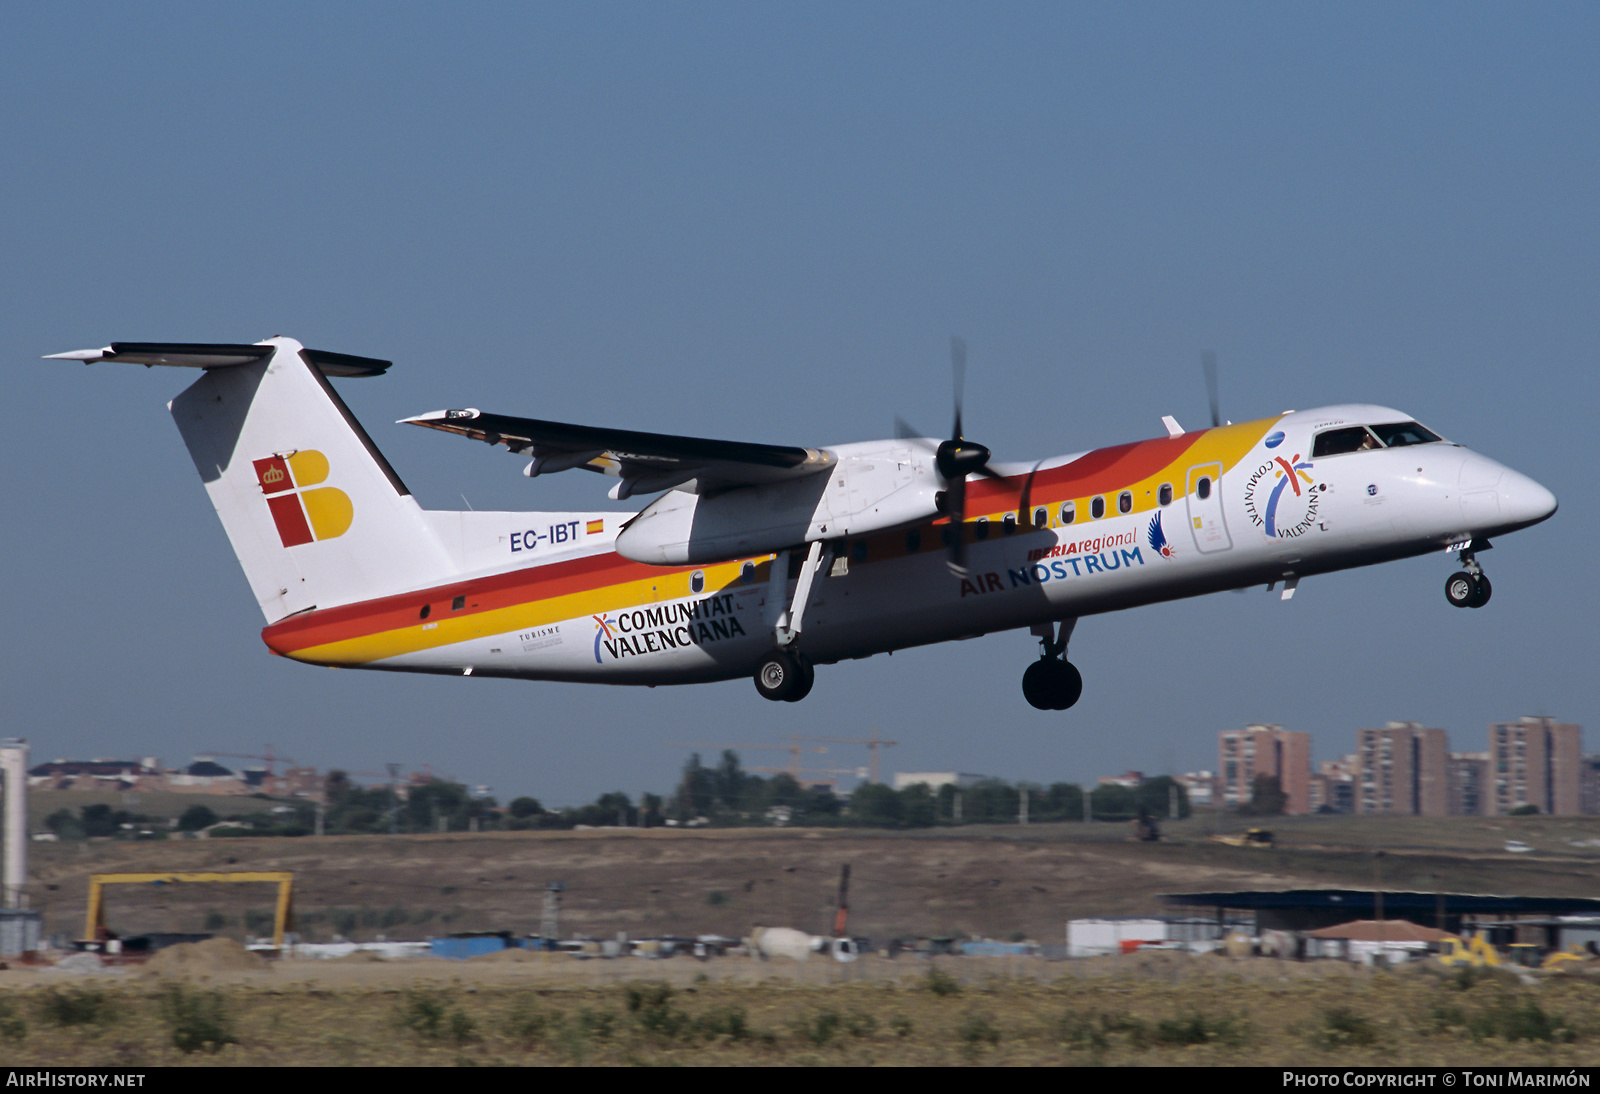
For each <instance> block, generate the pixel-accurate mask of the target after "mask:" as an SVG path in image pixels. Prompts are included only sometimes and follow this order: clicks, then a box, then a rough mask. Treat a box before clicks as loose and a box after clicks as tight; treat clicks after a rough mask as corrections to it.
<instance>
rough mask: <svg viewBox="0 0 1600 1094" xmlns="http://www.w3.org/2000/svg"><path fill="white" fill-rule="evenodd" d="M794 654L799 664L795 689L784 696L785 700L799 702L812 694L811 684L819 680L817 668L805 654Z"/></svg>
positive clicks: (796, 662)
mask: <svg viewBox="0 0 1600 1094" xmlns="http://www.w3.org/2000/svg"><path fill="white" fill-rule="evenodd" d="M793 656H794V661H795V664H796V665H798V666H799V673H798V675H797V677H796V679H795V685H794V690H793V691H791V692H790V693H789V694H788V695H786V696H784V701H785V702H789V703H798V702H799V701H800V700H802V699H804V698H805V697H806V696H807V695H810V694H811V685H812V684H815V683H816V682H817V670H816V669H815V668H813V667H812V665H811V662H810V661H808V660H806V655H805V654H803V653H797V654H794V655H793Z"/></svg>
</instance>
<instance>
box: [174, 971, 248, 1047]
mask: <svg viewBox="0 0 1600 1094" xmlns="http://www.w3.org/2000/svg"><path fill="white" fill-rule="evenodd" d="M160 1011H161V1020H162V1021H163V1022H165V1023H166V1024H167V1026H168V1028H170V1029H171V1030H172V1043H173V1045H174V1046H175V1047H176V1048H177V1049H178V1051H179V1052H182V1053H185V1054H188V1053H192V1052H199V1051H200V1050H201V1049H204V1050H205V1051H207V1052H220V1051H222V1048H223V1046H224V1045H233V1044H238V1042H239V1038H238V1037H236V1036H234V1033H233V1025H232V1023H231V1022H229V1020H228V1015H227V1013H226V1011H225V1010H224V1009H223V1005H222V996H221V995H220V994H218V993H217V992H208V993H200V992H187V991H185V990H184V989H183V988H181V987H178V986H176V985H174V986H172V987H170V988H168V989H167V990H166V991H165V992H163V993H162V995H161V1006H160Z"/></svg>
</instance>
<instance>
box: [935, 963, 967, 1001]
mask: <svg viewBox="0 0 1600 1094" xmlns="http://www.w3.org/2000/svg"><path fill="white" fill-rule="evenodd" d="M927 987H928V990H929V991H931V992H933V994H935V995H938V996H941V997H943V996H948V995H960V994H961V981H959V980H957V979H956V978H955V977H953V976H951V975H950V974H949V973H947V972H944V971H942V970H940V969H937V968H934V969H929V970H928V981H927Z"/></svg>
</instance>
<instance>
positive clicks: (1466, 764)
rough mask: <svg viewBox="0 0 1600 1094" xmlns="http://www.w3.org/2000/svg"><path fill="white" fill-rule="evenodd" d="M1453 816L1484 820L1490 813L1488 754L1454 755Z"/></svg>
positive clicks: (1459, 753) (1451, 808)
mask: <svg viewBox="0 0 1600 1094" xmlns="http://www.w3.org/2000/svg"><path fill="white" fill-rule="evenodd" d="M1449 768H1450V815H1451V816H1453V817H1481V816H1485V815H1486V814H1487V813H1488V812H1489V806H1490V802H1491V797H1492V795H1491V783H1490V782H1489V754H1488V753H1487V752H1452V753H1450V765H1449Z"/></svg>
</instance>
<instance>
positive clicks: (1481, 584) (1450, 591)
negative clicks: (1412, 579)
mask: <svg viewBox="0 0 1600 1094" xmlns="http://www.w3.org/2000/svg"><path fill="white" fill-rule="evenodd" d="M1488 546H1489V545H1488V544H1487V543H1482V544H1478V543H1474V544H1472V546H1471V547H1468V548H1466V549H1465V550H1463V551H1462V552H1461V554H1460V555H1459V556H1458V557H1459V558H1460V560H1461V565H1462V566H1463V569H1461V570H1460V571H1458V572H1456V573H1453V574H1451V575H1450V577H1449V580H1447V581H1446V582H1445V583H1444V596H1445V599H1446V600H1448V601H1450V603H1452V604H1454V605H1455V606H1456V607H1458V608H1481V607H1483V606H1484V605H1485V604H1487V603H1489V597H1490V595H1491V594H1492V593H1493V592H1494V589H1493V587H1492V586H1490V584H1489V578H1488V576H1487V575H1485V574H1484V572H1483V567H1482V566H1480V565H1479V564H1478V559H1477V556H1476V555H1475V553H1474V552H1473V550H1472V547H1477V548H1479V549H1480V550H1482V549H1484V548H1487V547H1488Z"/></svg>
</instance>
